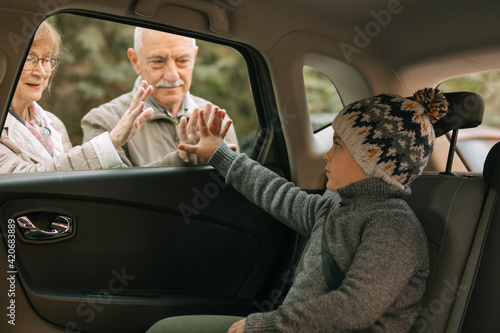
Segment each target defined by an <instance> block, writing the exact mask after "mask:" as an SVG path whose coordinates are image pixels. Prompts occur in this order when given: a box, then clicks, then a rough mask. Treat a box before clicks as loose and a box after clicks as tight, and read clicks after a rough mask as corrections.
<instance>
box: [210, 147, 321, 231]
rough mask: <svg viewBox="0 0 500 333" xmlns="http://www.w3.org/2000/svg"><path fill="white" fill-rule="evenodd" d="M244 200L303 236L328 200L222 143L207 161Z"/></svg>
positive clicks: (311, 226) (309, 229)
mask: <svg viewBox="0 0 500 333" xmlns="http://www.w3.org/2000/svg"><path fill="white" fill-rule="evenodd" d="M208 163H209V164H210V165H212V166H213V167H215V168H216V169H217V170H218V171H219V172H220V173H221V174H222V176H224V177H225V178H226V183H228V184H229V185H231V186H233V187H234V188H235V189H236V190H237V191H238V192H240V193H242V194H243V195H244V196H245V197H246V198H247V199H249V200H250V201H251V202H253V203H255V204H256V205H257V206H259V207H261V208H262V209H264V210H265V211H266V212H268V213H269V214H271V215H272V216H274V217H275V218H276V219H278V220H280V221H281V222H282V223H284V224H286V225H287V226H289V227H291V228H292V229H294V230H295V231H297V232H299V233H300V234H302V235H304V236H309V235H310V233H311V230H312V228H313V226H314V223H315V221H316V216H317V214H320V211H321V210H326V208H327V206H328V205H329V204H330V200H329V199H327V198H324V197H321V196H320V195H311V194H308V193H306V192H304V191H302V190H301V189H300V188H299V187H297V186H295V184H293V183H292V182H289V181H287V180H286V179H285V178H283V177H280V176H279V175H278V174H276V173H274V172H273V171H271V170H269V169H267V168H265V167H263V166H262V165H260V164H259V163H257V162H256V161H253V160H251V159H250V158H248V157H247V156H246V155H245V154H241V155H238V154H237V153H235V152H233V151H232V150H231V149H230V148H229V147H228V146H226V145H225V144H222V145H221V146H220V147H219V148H218V149H217V150H216V151H215V153H214V154H213V155H212V157H211V158H210V160H209V161H208Z"/></svg>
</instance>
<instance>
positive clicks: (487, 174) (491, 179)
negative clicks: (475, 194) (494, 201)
mask: <svg viewBox="0 0 500 333" xmlns="http://www.w3.org/2000/svg"><path fill="white" fill-rule="evenodd" d="M483 177H484V181H485V182H486V184H488V186H489V187H491V188H493V189H495V190H497V191H500V142H497V143H496V144H495V145H494V146H493V148H491V150H490V152H489V153H488V156H487V157H486V161H485V162H484V169H483Z"/></svg>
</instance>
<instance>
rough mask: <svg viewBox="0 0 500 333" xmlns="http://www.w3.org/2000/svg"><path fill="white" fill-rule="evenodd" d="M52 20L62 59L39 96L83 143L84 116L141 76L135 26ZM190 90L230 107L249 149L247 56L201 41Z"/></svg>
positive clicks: (66, 17) (252, 117) (252, 123)
mask: <svg viewBox="0 0 500 333" xmlns="http://www.w3.org/2000/svg"><path fill="white" fill-rule="evenodd" d="M49 21H50V22H51V23H52V24H53V25H54V26H55V27H56V28H57V29H58V30H59V31H60V33H61V35H62V44H63V45H62V49H61V53H60V54H59V58H60V60H61V61H60V65H59V66H58V68H57V70H56V71H55V72H54V74H53V75H54V76H53V82H52V87H51V90H50V92H46V93H45V94H44V96H43V98H42V100H41V101H40V104H41V105H42V107H43V108H45V109H46V110H48V111H51V112H53V113H55V114H56V115H57V116H58V117H59V118H60V119H61V120H62V121H63V123H64V124H65V125H66V128H67V129H68V133H69V135H70V139H71V141H72V143H73V144H74V145H77V144H81V141H82V131H81V127H80V120H81V118H82V117H83V116H84V115H85V114H86V113H87V112H88V111H90V110H91V109H92V108H94V107H97V106H99V105H101V104H103V103H106V102H108V101H110V100H112V99H114V98H116V97H118V96H120V95H122V94H124V93H126V92H129V91H130V90H131V89H132V87H133V84H134V82H135V79H136V77H137V75H136V73H135V71H134V70H133V68H132V66H131V64H130V62H129V59H128V57H127V49H128V48H129V47H133V34H134V27H133V26H128V25H123V24H119V23H115V22H109V21H103V20H98V19H93V18H89V17H84V16H77V15H72V14H59V15H55V16H53V17H51V18H49ZM197 45H198V46H199V50H198V56H197V59H196V64H195V69H194V72H193V84H192V86H191V93H192V94H193V95H196V96H200V97H202V98H205V99H207V100H209V101H211V102H212V103H214V104H216V105H219V106H220V107H221V108H224V109H226V110H227V111H228V114H229V116H230V117H231V118H232V119H233V122H234V124H235V129H236V133H237V135H238V139H239V141H240V146H241V148H242V151H248V150H249V149H250V147H251V144H252V142H253V139H254V133H255V131H256V129H257V119H256V114H255V108H254V103H253V99H252V94H251V90H250V86H249V80H248V74H247V69H246V64H245V60H244V58H243V57H242V55H241V54H240V53H239V52H237V51H236V50H234V49H232V48H230V47H227V46H223V45H217V44H214V43H209V42H205V41H197Z"/></svg>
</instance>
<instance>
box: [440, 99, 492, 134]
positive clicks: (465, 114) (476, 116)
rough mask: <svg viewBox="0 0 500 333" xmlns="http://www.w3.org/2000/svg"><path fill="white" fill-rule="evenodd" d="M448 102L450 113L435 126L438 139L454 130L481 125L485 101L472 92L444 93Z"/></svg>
mask: <svg viewBox="0 0 500 333" xmlns="http://www.w3.org/2000/svg"><path fill="white" fill-rule="evenodd" d="M444 96H445V97H446V99H447V100H448V112H447V113H446V115H445V116H444V117H443V118H441V119H440V120H439V121H437V122H436V123H435V124H434V132H435V133H436V137H438V136H441V135H443V134H446V133H448V132H449V131H451V130H454V129H460V128H471V127H477V126H479V125H481V123H482V122H483V115H484V100H483V98H482V97H481V96H479V95H478V94H476V93H471V92H453V93H444Z"/></svg>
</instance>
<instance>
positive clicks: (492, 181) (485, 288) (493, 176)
mask: <svg viewBox="0 0 500 333" xmlns="http://www.w3.org/2000/svg"><path fill="white" fill-rule="evenodd" d="M483 174H484V180H485V182H486V184H487V185H488V187H489V188H490V192H491V193H490V194H489V195H490V196H491V197H492V199H491V200H492V206H491V211H487V210H486V211H485V215H486V216H484V218H485V219H487V220H488V226H487V227H488V229H487V234H486V237H485V238H484V242H483V243H482V244H481V253H480V254H481V256H480V257H481V260H480V262H479V265H478V267H477V269H476V271H475V278H474V284H473V286H472V289H471V292H470V293H469V295H468V299H467V308H466V311H465V316H464V317H463V318H462V322H461V325H460V329H461V330H460V332H500V265H499V261H500V260H499V255H500V195H499V193H500V142H499V143H497V144H496V145H495V146H493V148H492V149H491V150H490V152H489V154H488V157H487V158H486V162H485V164H484V171H483Z"/></svg>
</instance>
